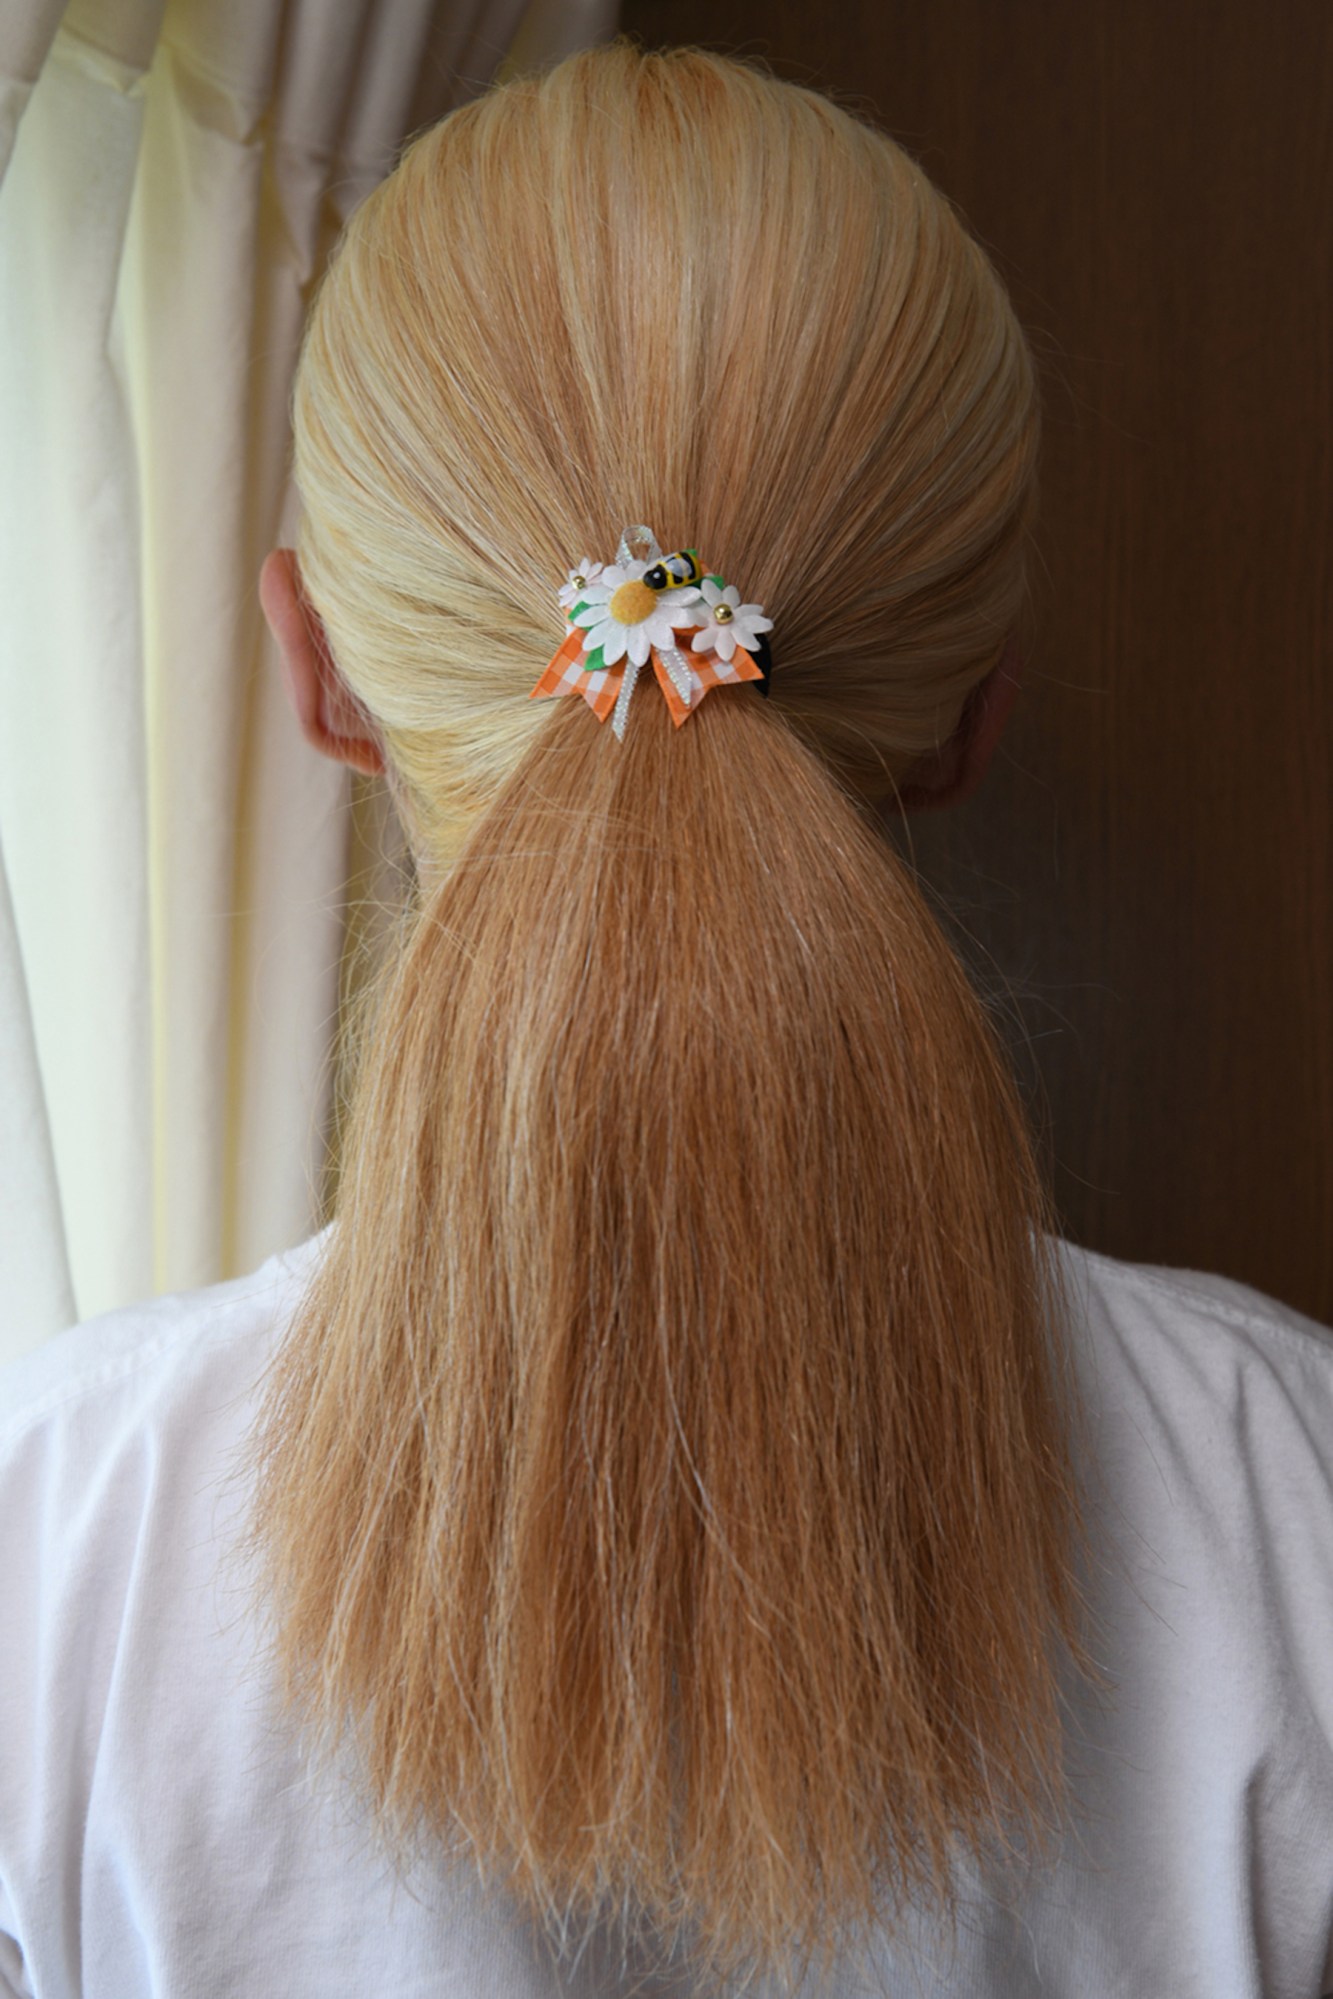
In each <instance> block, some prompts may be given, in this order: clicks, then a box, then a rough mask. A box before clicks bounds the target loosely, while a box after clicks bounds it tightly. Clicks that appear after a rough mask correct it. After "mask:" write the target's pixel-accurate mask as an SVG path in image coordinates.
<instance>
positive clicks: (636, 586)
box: [606, 583, 657, 625]
mask: <svg viewBox="0 0 1333 1999" xmlns="http://www.w3.org/2000/svg"><path fill="white" fill-rule="evenodd" d="M606 608H607V610H608V611H609V612H610V613H611V616H612V617H613V618H614V619H615V621H616V623H617V624H618V625H641V624H642V623H643V621H644V619H645V618H651V617H652V615H653V612H654V611H655V610H656V609H657V593H656V591H654V590H650V589H649V588H648V585H647V584H646V583H622V584H621V586H620V588H619V589H618V590H617V591H616V592H615V594H614V596H613V597H612V599H611V602H610V603H609V604H608V605H607V607H606Z"/></svg>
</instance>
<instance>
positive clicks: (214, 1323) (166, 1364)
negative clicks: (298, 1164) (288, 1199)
mask: <svg viewBox="0 0 1333 1999" xmlns="http://www.w3.org/2000/svg"><path fill="white" fill-rule="evenodd" d="M327 1234H328V1231H327V1230H325V1231H323V1232H321V1233H320V1234H319V1235H315V1236H311V1237H310V1238H309V1239H308V1240H307V1241H306V1242H304V1243H301V1244H299V1245H298V1246H297V1247H296V1248H294V1249H289V1250H283V1251H280V1252H279V1253H278V1254H277V1255H275V1256H272V1257H270V1258H269V1259H268V1261H267V1262H265V1263H263V1264H261V1266H260V1267H259V1268H258V1269H257V1270H255V1271H252V1272H250V1273H248V1274H247V1275H246V1276H244V1277H236V1278H231V1279H229V1280H227V1281H226V1282H224V1283H220V1284H211V1285H206V1286H203V1287H201V1288H199V1289H197V1290H192V1291H180V1292H170V1293H166V1294H164V1295H162V1296H160V1297H157V1298H150V1299H146V1300H143V1301H142V1302H139V1303H136V1304H133V1305H125V1306H121V1307H120V1308H119V1309H117V1310H115V1311H111V1312H104V1313H101V1314H99V1315H98V1316H97V1317H96V1318H92V1319H85V1320H83V1321H81V1322H80V1324H78V1325H76V1326H71V1327H69V1328H68V1329H67V1330H66V1331H64V1332H61V1333H56V1334H55V1335H53V1337H51V1338H50V1339H48V1340H45V1341H43V1343H42V1344H41V1346H39V1347H36V1348H34V1349H33V1350H32V1351H31V1352H29V1353H26V1354H22V1355H20V1356H19V1357H18V1358H17V1359H16V1360H11V1361H9V1362H7V1363H6V1364H5V1365H4V1366H3V1367H0V1465H3V1463H4V1461H5V1459H6V1457H7V1456H9V1455H10V1454H11V1453H12V1451H13V1450H14V1449H15V1448H16V1447H17V1446H18V1445H19V1444H20V1442H21V1441H22V1440H23V1439H25V1438H27V1437H28V1436H30V1434H31V1433H32V1432H33V1431H34V1430H37V1429H40V1428H42V1427H43V1426H49V1425H51V1424H52V1423H56V1422H59V1421H60V1420H61V1419H62V1418H64V1419H81V1427H85V1428H86V1427H88V1419H90V1418H91V1419H92V1423H93V1425H94V1426H96V1425H99V1424H100V1426H102V1427H106V1426H107V1425H108V1423H110V1422H111V1420H112V1418H113V1417H114V1416H115V1415H116V1414H119V1415H120V1416H121V1418H122V1420H123V1418H124V1416H125V1415H126V1413H127V1412H129V1411H131V1410H134V1409H140V1410H142V1409H143V1407H144V1405H146V1404H148V1403H152V1402H161V1401H163V1400H164V1399H165V1400H170V1399H171V1398H172V1397H173V1395H179V1394H182V1393H186V1392H188V1386H189V1382H190V1378H191V1374H192V1372H193V1371H194V1370H195V1369H196V1368H197V1367H198V1366H200V1365H205V1364H206V1363H207V1361H208V1360H209V1359H211V1358H216V1357H217V1353H218V1349H219V1348H220V1347H226V1346H229V1345H235V1344H236V1343H238V1342H239V1343H241V1344H242V1345H248V1344H251V1343H252V1341H253V1339H254V1337H255V1336H260V1335H263V1334H264V1333H266V1332H267V1331H269V1330H270V1329H273V1328H275V1327H276V1326H277V1325H278V1324H280V1323H281V1322H282V1321H283V1320H284V1319H285V1317H286V1314H287V1312H288V1311H289V1309H290V1307H291V1305H292V1304H293V1303H294V1301H295V1299H296V1297H297V1296H298V1294H299V1292H300V1290H301V1288H302V1287H303V1285H304V1283H305V1281H306V1279H307V1278H308V1276H309V1274H310V1272H311V1270H312V1269H313V1268H314V1265H315V1263H316V1261H317V1258H318V1256H319V1253H320V1250H321V1248H322V1246H323V1243H324V1241H325V1239H326V1237H327Z"/></svg>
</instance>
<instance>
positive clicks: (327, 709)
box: [259, 548, 1019, 812]
mask: <svg viewBox="0 0 1333 1999" xmlns="http://www.w3.org/2000/svg"><path fill="white" fill-rule="evenodd" d="M259 601H260V603H261V604H262V605H263V607H264V616H265V617H266V618H267V619H268V624H269V630H270V631H271V632H272V633H273V637H274V639H275V640H276V641H277V646H278V651H279V653H280V655H281V659H282V674H283V680H284V682H285V684H286V688H287V696H288V699H289V700H290V702H291V704H292V708H293V710H294V711H295V714H296V719H297V721H298V722H299V723H300V725H301V733H302V735H303V736H304V737H305V739H306V741H307V742H308V743H309V744H310V745H311V747H312V748H314V749H317V750H318V751H319V753H320V755H321V756H326V757H331V758H332V759H333V760H334V761H335V762H336V763H344V764H348V765H350V767H351V768H352V769H353V770H359V771H362V772H364V773H365V774H366V775H368V776H378V775H382V774H383V773H384V771H385V769H386V763H385V756H384V745H383V741H382V739H381V737H380V734H379V731H378V730H377V728H376V727H375V724H374V722H373V720H372V719H371V717H370V716H369V715H367V714H366V711H365V710H364V708H362V706H361V704H360V703H359V702H358V700H357V699H356V696H355V695H354V694H353V693H352V691H351V689H350V688H349V687H348V686H347V684H346V682H345V681H344V680H343V677H342V675H341V674H340V673H339V671H338V667H337V662H336V661H335V659H334V657H333V651H332V648H331V647H330V645H329V641H328V637H327V635H326V633H325V630H324V626H323V624H322V623H321V621H320V617H319V614H318V612H317V611H316V610H315V609H314V607H313V606H312V605H311V604H310V603H309V602H308V601H307V599H306V597H305V595H304V593H303V592H302V589H301V572H300V569H299V567H298V565H297V560H296V554H295V551H294V550H293V549H290V548H275V549H274V550H273V552H272V554H271V555H269V556H268V557H267V559H266V560H265V562H264V566H263V568H262V569H261V570H260V572H259ZM1018 689H1019V655H1018V650H1017V648H1016V646H1014V645H1013V644H1012V642H1011V643H1010V644H1009V645H1007V646H1006V647H1005V649H1004V651H1003V652H1002V654H1001V656H1000V658H999V660H998V661H997V663H996V665H995V666H993V667H992V668H991V670H990V672H989V673H988V674H987V675H986V677H985V679H984V680H981V681H979V682H978V683H977V685H976V687H974V688H973V690H972V693H971V694H970V695H969V697H968V700H967V702H966V704H965V706H964V708H963V712H962V715H961V716H960V718H959V721H958V726H957V728H956V729H955V730H954V733H953V735H952V736H951V737H950V738H949V740H948V742H947V743H945V744H944V745H943V747H942V748H940V749H938V750H934V751H932V752H931V754H930V755H929V756H925V757H922V758H921V759H920V760H919V762H917V763H916V764H915V765H914V766H913V767H912V769H911V770H910V771H908V772H907V773H906V774H905V776H904V778H903V780H902V783H901V785H900V787H899V790H900V798H901V805H902V809H903V811H905V812H928V811H932V810H935V809H937V808H938V807H940V806H943V805H957V804H960V803H961V802H962V800H963V799H965V798H970V797H971V795H972V793H973V792H974V791H975V790H976V788H977V786H978V785H979V784H980V783H981V780H982V778H983V777H984V776H985V773H986V767H987V765H988V764H989V762H990V760H991V757H992V756H993V755H994V753H995V747H996V744H997V743H998V742H999V740H1000V737H1001V735H1002V734H1003V733H1004V725H1005V723H1006V722H1007V721H1008V719H1009V713H1010V710H1011V709H1012V707H1013V705H1014V702H1015V700H1016V699H1017V696H1018Z"/></svg>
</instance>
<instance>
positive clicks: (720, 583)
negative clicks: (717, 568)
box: [707, 576, 727, 590]
mask: <svg viewBox="0 0 1333 1999" xmlns="http://www.w3.org/2000/svg"><path fill="white" fill-rule="evenodd" d="M707 580H708V581H709V582H710V583H716V585H717V587H718V589H719V590H725V589H726V587H727V579H726V578H725V576H710V577H709V578H708V579H707Z"/></svg>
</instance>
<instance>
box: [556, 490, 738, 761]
mask: <svg viewBox="0 0 1333 1999" xmlns="http://www.w3.org/2000/svg"><path fill="white" fill-rule="evenodd" d="M635 547H642V548H645V549H646V551H647V553H646V557H645V559H646V560H647V562H648V563H649V564H652V563H654V562H658V561H660V560H661V556H662V550H661V548H660V547H659V546H658V542H657V537H656V536H655V535H654V534H653V532H652V530H651V529H650V528H645V527H627V528H626V529H625V531H624V533H623V534H622V535H621V537H620V547H619V549H618V551H617V553H616V561H617V562H618V563H620V564H621V565H622V566H623V565H624V564H626V563H629V562H632V561H633V560H634V553H633V551H634V548H635ZM691 608H693V607H691ZM702 622H703V620H702V619H699V620H697V621H696V622H695V623H694V624H691V625H684V624H682V625H679V626H676V627H675V628H674V629H675V630H676V631H678V632H682V633H686V634H688V633H689V632H692V631H698V630H699V628H700V626H701V624H702ZM587 638H588V633H587V632H585V631H584V629H583V628H582V626H580V625H571V627H570V629H569V631H568V632H567V633H566V635H565V637H564V639H563V640H562V641H561V643H560V645H559V646H557V648H556V650H555V652H554V653H553V654H552V655H551V658H550V660H549V661H548V662H547V664H546V666H545V668H544V669H543V672H542V675H541V678H540V679H539V680H538V682H537V685H536V686H535V687H534V688H533V690H532V693H531V695H530V696H529V699H530V700H533V701H535V700H537V699H538V698H539V697H541V696H543V695H548V694H581V695H582V696H583V698H584V700H585V701H586V702H587V704H588V706H589V707H590V708H591V709H592V712H593V714H594V715H595V716H596V717H597V719H598V721H599V722H604V721H605V720H606V718H607V716H608V715H610V716H611V718H612V720H611V727H612V729H613V730H614V731H615V733H616V735H617V736H618V737H620V739H621V740H622V741H623V740H624V735H625V725H626V722H627V720H628V717H629V703H630V697H631V696H632V694H633V692H634V688H635V684H636V682H637V681H638V678H639V674H640V672H641V670H642V669H641V667H640V666H639V664H638V663H637V662H636V661H634V660H632V659H630V658H629V656H628V654H626V655H625V656H624V657H623V658H621V659H619V660H617V661H616V664H615V665H614V666H602V667H598V668H596V669H595V670H594V671H592V672H589V671H588V669H587V668H586V667H585V666H584V664H583V658H584V646H585V643H586V641H587ZM648 657H649V659H650V660H651V661H652V666H653V672H654V673H655V675H656V676H657V684H658V686H659V687H660V688H661V690H662V692H663V694H664V695H665V696H666V704H667V707H668V708H669V709H670V711H671V719H672V721H673V722H674V723H675V725H676V727H677V728H679V727H680V725H681V723H682V722H684V721H685V720H686V719H687V718H688V717H689V716H690V715H692V714H693V713H694V711H695V709H696V708H697V707H698V706H699V703H700V702H701V701H702V700H703V697H704V695H705V694H706V693H707V692H708V690H709V688H710V687H735V686H737V685H738V684H739V683H740V682H741V681H744V680H762V679H763V677H764V670H763V668H762V667H761V666H759V665H758V664H757V663H756V661H755V660H754V659H753V658H752V656H751V655H750V654H749V653H748V652H747V651H746V650H745V648H744V646H742V645H740V644H739V643H738V644H737V647H736V650H735V652H734V653H733V654H732V656H731V658H730V659H729V660H726V659H723V658H722V656H721V654H720V653H715V652H714V653H696V652H689V653H685V652H682V651H681V650H680V648H679V647H678V646H655V645H654V646H650V647H649V648H648Z"/></svg>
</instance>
